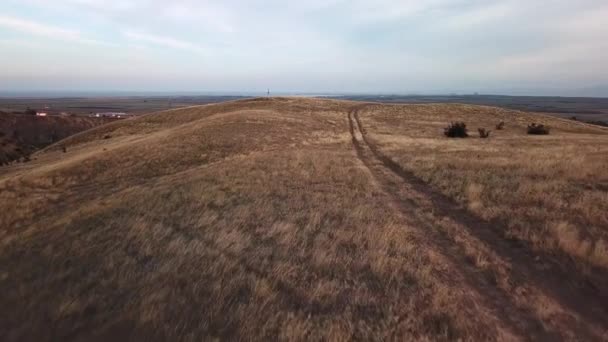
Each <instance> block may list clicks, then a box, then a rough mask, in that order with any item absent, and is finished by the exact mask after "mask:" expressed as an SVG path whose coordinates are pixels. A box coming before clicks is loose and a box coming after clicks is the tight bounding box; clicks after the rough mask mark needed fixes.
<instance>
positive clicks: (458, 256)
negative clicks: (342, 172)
mask: <svg viewBox="0 0 608 342" xmlns="http://www.w3.org/2000/svg"><path fill="white" fill-rule="evenodd" d="M364 107H365V105H361V106H357V107H354V108H353V109H352V110H351V111H350V112H349V113H348V120H349V125H350V133H351V135H352V142H353V145H354V147H355V150H356V153H357V156H358V158H359V159H360V160H361V161H362V163H363V164H364V165H365V167H366V168H367V169H368V170H369V172H370V174H371V175H372V176H373V178H374V180H375V182H376V183H377V185H378V186H379V188H381V190H382V191H383V192H385V193H386V194H388V195H389V196H390V198H391V199H392V203H390V205H391V206H392V207H393V208H394V209H395V210H396V211H398V212H399V213H400V215H401V216H402V218H403V220H404V221H405V222H406V223H407V224H408V225H409V226H412V227H415V228H417V230H418V231H419V232H420V234H421V235H422V236H423V241H424V243H425V245H428V247H429V248H432V249H435V250H437V251H438V252H440V253H441V254H442V255H443V256H445V257H446V259H447V260H448V262H449V263H450V269H451V272H452V274H450V277H451V280H452V281H453V286H464V287H466V288H468V289H470V290H472V292H475V293H477V294H478V295H479V296H480V299H481V303H482V306H483V307H485V308H487V310H489V311H490V312H491V313H492V315H493V316H495V317H496V318H497V319H498V320H499V321H500V322H502V323H503V324H504V326H505V328H506V329H509V330H510V331H511V332H512V333H513V334H515V335H517V336H518V338H522V339H527V338H531V339H533V340H556V339H557V340H560V339H563V340H604V339H606V338H607V337H608V335H607V332H606V329H607V328H608V319H607V315H606V309H605V308H604V307H603V306H602V302H604V300H603V299H602V297H601V295H600V293H596V291H593V289H591V288H587V287H585V288H581V287H578V286H575V284H572V283H568V282H567V280H568V279H569V277H568V276H567V275H566V274H562V272H560V271H559V269H558V268H557V267H556V266H555V265H552V264H551V263H550V262H544V263H543V264H539V263H538V262H537V260H538V259H536V258H535V257H534V256H533V255H531V253H530V252H529V251H527V250H525V249H523V248H522V246H521V245H518V246H513V245H510V244H509V242H508V241H507V240H505V239H504V238H502V237H501V236H498V234H497V233H494V232H493V229H492V228H493V227H491V226H490V224H488V222H485V221H482V220H480V219H478V218H476V217H474V216H473V215H471V214H470V213H468V212H467V211H466V210H465V209H462V208H460V207H459V206H458V205H457V204H456V203H454V202H453V201H451V200H450V199H449V198H447V197H445V196H443V195H441V194H439V193H438V192H436V191H434V190H432V189H431V188H430V187H429V186H428V185H426V184H424V182H423V181H421V180H420V179H418V178H417V177H415V176H414V175H413V174H411V173H410V172H409V171H407V170H404V169H403V168H402V167H401V166H400V165H399V164H397V163H396V162H394V161H393V160H392V159H391V158H390V157H388V156H386V155H384V154H383V153H382V152H380V151H379V150H378V149H377V147H375V146H374V145H373V144H372V143H370V141H369V139H368V138H367V137H366V134H367V133H366V131H365V128H364V127H363V126H362V125H361V120H360V119H359V111H360V110H361V109H362V108H364ZM494 229H495V228H494ZM466 292H469V291H466ZM465 300H466V299H465ZM558 332H559V333H558Z"/></svg>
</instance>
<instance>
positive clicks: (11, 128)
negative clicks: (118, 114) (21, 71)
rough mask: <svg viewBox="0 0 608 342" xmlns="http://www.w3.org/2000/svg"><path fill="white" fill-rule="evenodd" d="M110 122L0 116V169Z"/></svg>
mask: <svg viewBox="0 0 608 342" xmlns="http://www.w3.org/2000/svg"><path fill="white" fill-rule="evenodd" d="M110 121H114V120H113V119H109V118H88V117H63V116H49V117H36V116H31V115H24V114H8V113H2V112H0V166H2V165H4V164H8V163H9V162H12V161H14V160H18V159H19V158H22V157H24V156H27V155H29V154H31V153H32V152H34V151H35V150H37V149H39V148H42V147H45V146H48V145H49V144H51V143H53V142H56V141H58V140H60V139H64V138H66V137H68V136H70V135H72V134H75V133H78V132H82V131H85V130H87V129H90V128H93V127H95V126H99V125H102V124H105V123H108V122H110Z"/></svg>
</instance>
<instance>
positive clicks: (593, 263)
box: [0, 98, 608, 341]
mask: <svg viewBox="0 0 608 342" xmlns="http://www.w3.org/2000/svg"><path fill="white" fill-rule="evenodd" d="M454 121H466V123H467V126H468V127H469V129H470V131H471V132H470V134H471V137H469V138H467V139H449V138H446V137H445V136H444V135H443V128H444V127H445V126H446V125H447V124H448V123H450V122H454ZM501 121H503V122H505V127H504V129H503V130H498V131H496V130H495V125H496V124H497V123H499V122H501ZM532 122H536V123H542V124H545V125H549V126H550V127H551V134H550V135H547V136H532V135H527V134H526V127H527V125H528V124H530V123H532ZM477 128H486V129H490V130H492V131H493V132H492V133H491V135H490V138H489V139H480V138H478V137H477V134H476V131H477ZM474 133H475V134H474ZM64 147H65V148H66V150H67V152H65V153H64V152H63V148H64ZM607 156H608V130H606V129H603V128H599V127H594V126H590V125H585V124H583V123H580V122H575V121H567V120H562V119H558V118H552V117H548V116H542V115H539V114H528V113H523V112H518V111H513V110H506V109H498V108H493V107H484V106H474V105H453V104H421V105H383V104H368V103H362V102H349V101H336V100H317V99H301V98H300V99H298V98H268V99H266V98H264V99H251V100H242V101H234V102H226V103H221V104H213V105H206V106H196V107H188V108H182V109H175V110H169V111H164V112H159V113H154V114H149V115H146V116H142V117H139V118H136V119H133V120H126V121H118V122H114V123H110V124H107V125H103V126H99V127H96V128H93V129H91V130H88V131H86V132H83V133H80V134H77V135H74V136H71V137H69V138H67V139H65V140H62V141H60V142H58V143H56V144H54V145H51V146H49V147H47V148H46V149H44V150H42V151H40V152H37V153H36V154H35V155H34V157H35V160H33V161H31V162H30V163H26V164H16V165H11V166H7V167H3V168H0V265H2V267H0V307H2V308H3V310H2V314H0V337H1V338H0V339H2V340H3V341H17V340H19V341H21V340H37V341H44V340H62V341H68V340H75V341H88V340H100V341H103V340H110V339H117V340H125V339H132V340H143V339H146V340H209V339H213V338H220V339H229V340H232V339H243V340H248V339H255V340H272V339H282V340H349V339H361V340H370V339H373V340H412V339H416V340H453V339H464V340H519V339H534V340H605V339H606V338H608V333H607V331H606V329H607V327H608V309H606V308H608V286H607V285H608V274H607V272H608V172H606V170H608V157H607Z"/></svg>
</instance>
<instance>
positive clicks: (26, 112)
mask: <svg viewBox="0 0 608 342" xmlns="http://www.w3.org/2000/svg"><path fill="white" fill-rule="evenodd" d="M23 113H24V114H26V115H36V110H34V109H31V108H30V107H27V109H26V110H25V112H23Z"/></svg>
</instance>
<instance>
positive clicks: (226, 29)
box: [0, 0, 608, 96]
mask: <svg viewBox="0 0 608 342" xmlns="http://www.w3.org/2000/svg"><path fill="white" fill-rule="evenodd" d="M607 21H608V1H606V0H577V1H572V0H534V1H532V0H502V1H497V0H308V1H286V0H266V1H261V0H248V1H245V0H222V1H205V0H171V1H169V0H53V1H50V0H1V1H0V90H4V91H7V90H9V91H10V90H14V91H21V90H51V89H55V90H105V91H107V90H139V91H220V92H221V91H260V90H262V89H266V88H268V87H270V88H272V89H274V90H276V91H285V92H288V91H300V92H338V93H340V92H374V93H451V92H455V93H463V92H480V93H506V94H556V95H598V93H602V92H603V93H602V94H599V95H604V96H608V24H606V22H607ZM604 93H605V94H604Z"/></svg>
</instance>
